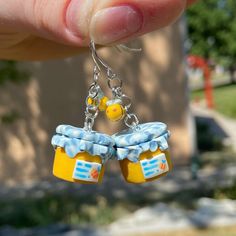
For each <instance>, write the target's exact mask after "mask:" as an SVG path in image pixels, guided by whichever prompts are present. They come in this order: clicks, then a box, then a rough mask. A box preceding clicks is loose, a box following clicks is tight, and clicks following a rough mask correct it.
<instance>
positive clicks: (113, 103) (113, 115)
mask: <svg viewBox="0 0 236 236" xmlns="http://www.w3.org/2000/svg"><path fill="white" fill-rule="evenodd" d="M106 116H107V118H108V119H109V120H111V121H119V120H122V119H123V118H124V116H125V109H124V107H123V106H122V104H121V100H120V99H115V100H110V101H108V102H107V109H106Z"/></svg>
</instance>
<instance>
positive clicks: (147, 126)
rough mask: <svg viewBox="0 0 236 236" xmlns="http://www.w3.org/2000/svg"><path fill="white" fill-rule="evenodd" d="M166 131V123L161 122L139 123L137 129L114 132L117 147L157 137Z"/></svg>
mask: <svg viewBox="0 0 236 236" xmlns="http://www.w3.org/2000/svg"><path fill="white" fill-rule="evenodd" d="M166 132H167V125H166V124H164V123H161V122H149V123H144V124H139V125H138V127H137V129H131V128H130V129H126V130H124V131H121V132H119V133H116V134H114V135H113V136H112V137H113V138H114V140H115V143H116V146H117V147H127V146H134V145H138V144H140V143H144V142H147V141H150V140H152V139H153V138H157V137H159V136H161V135H162V134H164V133H166Z"/></svg>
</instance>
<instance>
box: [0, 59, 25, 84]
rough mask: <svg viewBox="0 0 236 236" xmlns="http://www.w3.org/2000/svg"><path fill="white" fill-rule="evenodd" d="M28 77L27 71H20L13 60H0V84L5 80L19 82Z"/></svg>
mask: <svg viewBox="0 0 236 236" xmlns="http://www.w3.org/2000/svg"><path fill="white" fill-rule="evenodd" d="M28 79H29V75H28V73H26V72H25V71H20V70H19V69H18V68H17V62H15V61H0V86H1V85H4V84H5V83H6V82H7V81H10V82H15V83H20V82H24V81H27V80H28Z"/></svg>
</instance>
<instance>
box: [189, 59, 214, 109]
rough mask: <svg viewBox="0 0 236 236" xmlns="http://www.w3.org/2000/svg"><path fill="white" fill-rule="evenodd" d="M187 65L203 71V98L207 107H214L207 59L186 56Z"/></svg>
mask: <svg viewBox="0 0 236 236" xmlns="http://www.w3.org/2000/svg"><path fill="white" fill-rule="evenodd" d="M187 62H188V65H189V66H190V67H192V68H196V69H197V68H198V69H201V70H202V71H203V76H204V87H205V89H204V90H205V98H206V101H207V107H208V108H210V109H212V108H214V101H213V87H212V83H211V70H210V68H209V66H208V63H207V61H206V60H205V59H204V58H202V57H199V56H194V55H190V56H188V58H187Z"/></svg>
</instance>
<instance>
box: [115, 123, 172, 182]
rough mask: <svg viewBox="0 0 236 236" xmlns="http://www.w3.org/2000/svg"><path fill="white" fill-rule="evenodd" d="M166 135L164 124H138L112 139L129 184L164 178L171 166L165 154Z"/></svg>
mask: <svg viewBox="0 0 236 236" xmlns="http://www.w3.org/2000/svg"><path fill="white" fill-rule="evenodd" d="M169 135H170V133H169V131H168V130H167V127H166V125H165V124H163V123H160V122H151V123H146V124H140V125H138V126H137V127H136V129H132V128H130V129H128V130H125V131H122V132H120V133H117V134H115V135H113V138H114V140H115V143H116V155H117V159H118V160H119V161H120V166H121V171H122V174H123V176H124V178H125V180H126V181H127V182H129V183H135V184H139V183H145V182H149V181H152V180H154V179H158V178H160V177H161V176H164V175H166V174H167V173H168V172H169V171H170V170H171V169H172V164H171V160H170V157H169V152H168V143H167V140H168V138H169Z"/></svg>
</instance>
